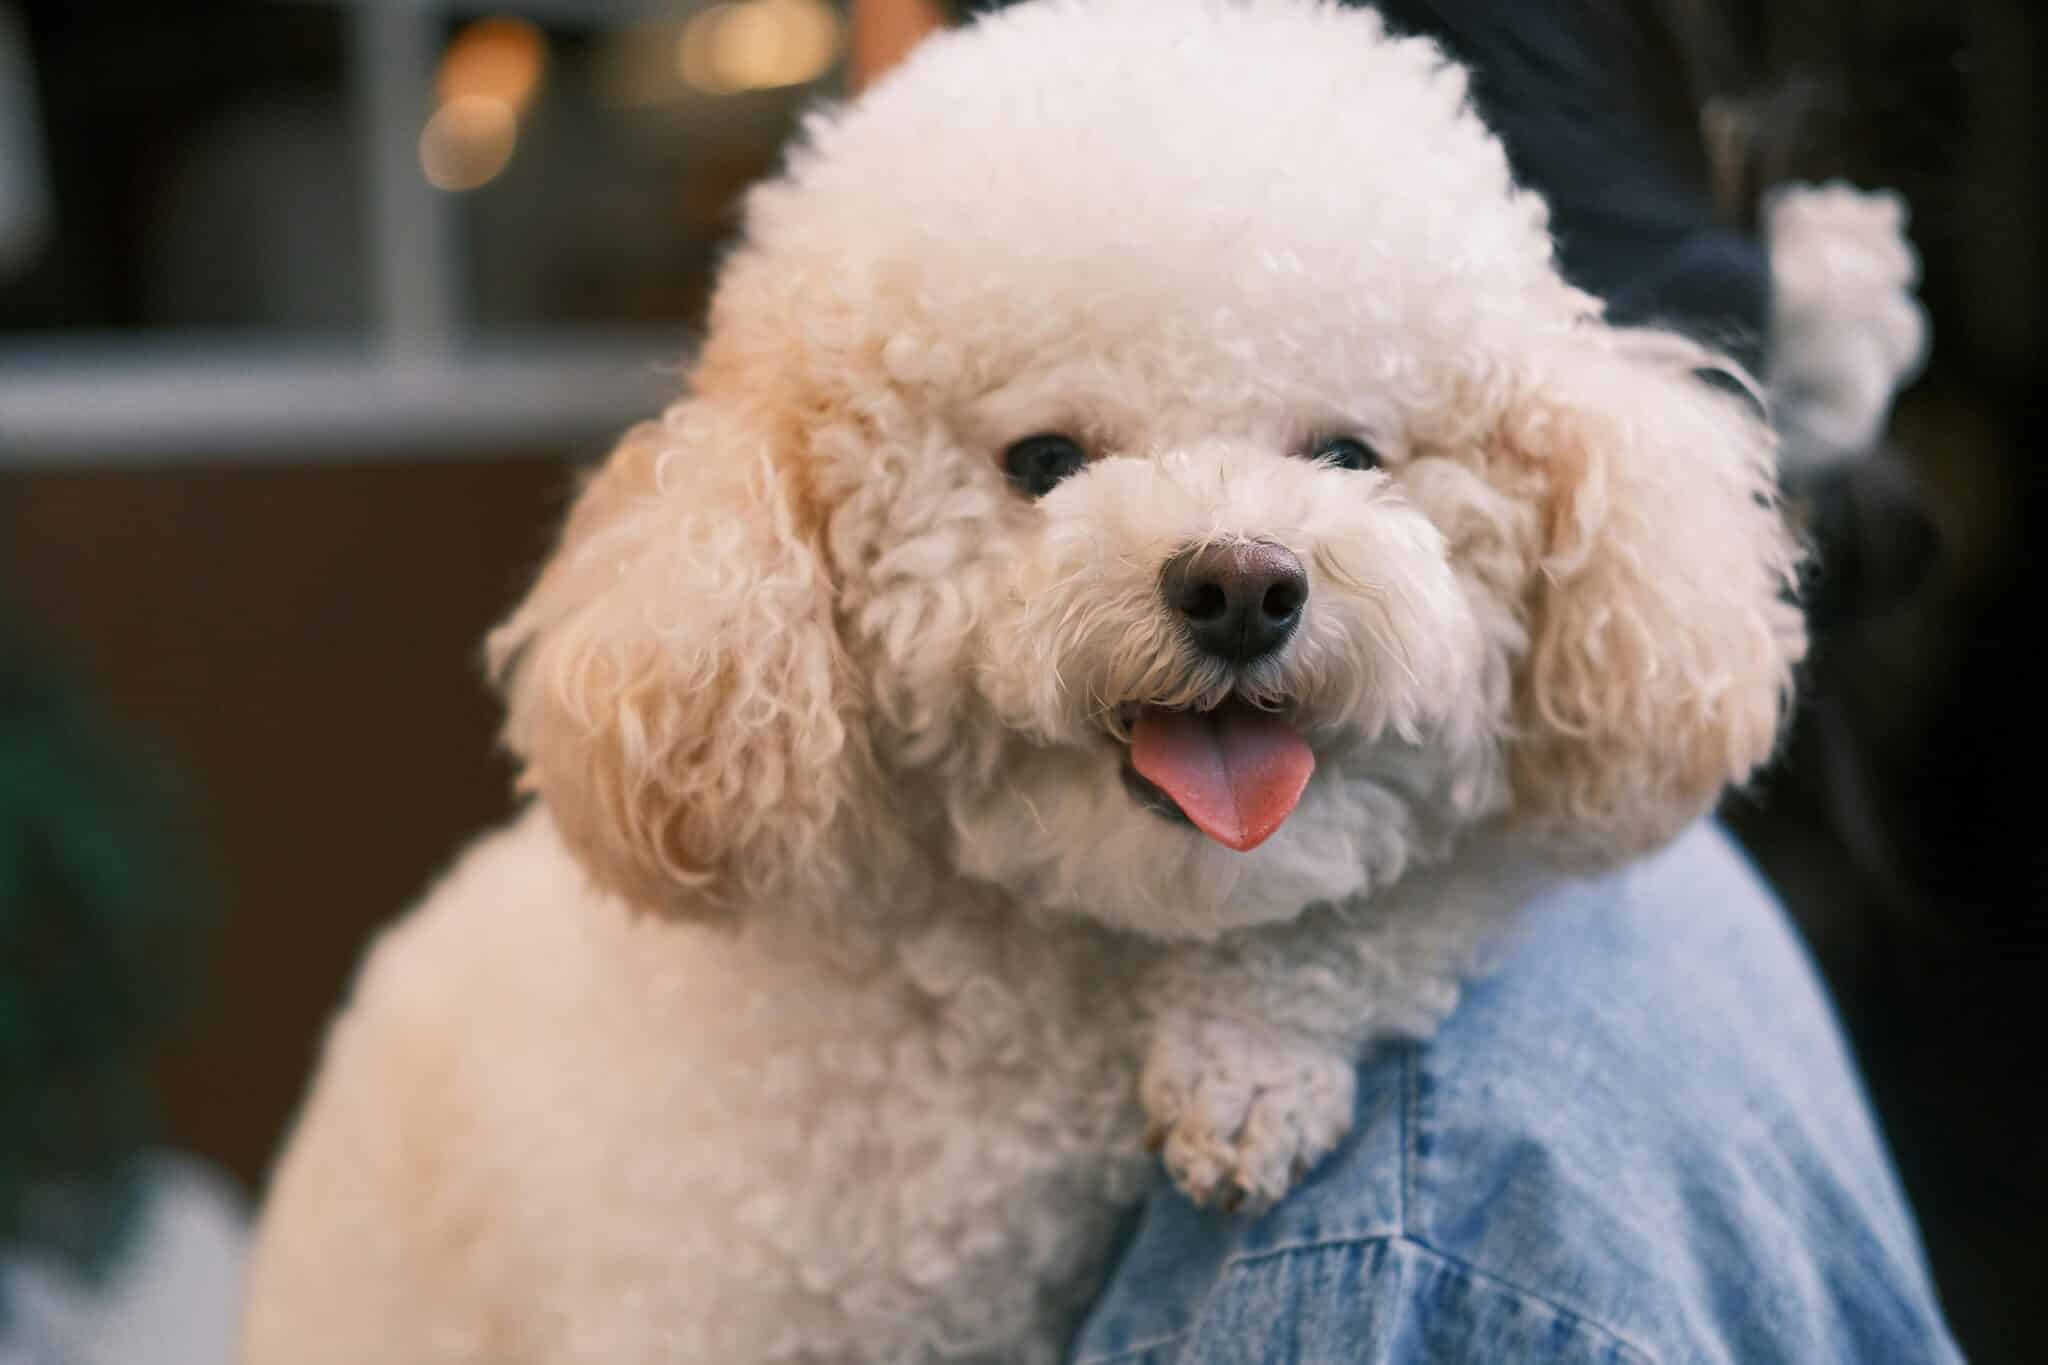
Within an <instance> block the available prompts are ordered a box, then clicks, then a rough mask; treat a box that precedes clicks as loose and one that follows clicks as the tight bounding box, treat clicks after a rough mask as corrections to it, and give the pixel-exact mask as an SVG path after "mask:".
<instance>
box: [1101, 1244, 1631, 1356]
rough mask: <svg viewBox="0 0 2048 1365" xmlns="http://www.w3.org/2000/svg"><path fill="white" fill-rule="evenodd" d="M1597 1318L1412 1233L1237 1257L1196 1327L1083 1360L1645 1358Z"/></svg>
mask: <svg viewBox="0 0 2048 1365" xmlns="http://www.w3.org/2000/svg"><path fill="white" fill-rule="evenodd" d="M1649 1359H1650V1358H1649V1357H1648V1356H1647V1355H1645V1354H1644V1353H1642V1352H1641V1351H1639V1350H1637V1349H1636V1348H1635V1347H1633V1346H1631V1345H1630V1344H1629V1343H1628V1342H1627V1341H1625V1340H1623V1339H1622V1338H1621V1337H1619V1336H1618V1335H1616V1334H1615V1333H1614V1332H1612V1331H1611V1330H1609V1329H1607V1328H1605V1327H1603V1326H1601V1325H1600V1324H1599V1323H1597V1322H1593V1321H1590V1320H1588V1319H1586V1318H1583V1317H1581V1316H1579V1315H1578V1314H1577V1313H1574V1312H1572V1311H1571V1310H1570V1309H1568V1308H1565V1307H1562V1306H1560V1305H1558V1304H1556V1303H1553V1302H1551V1301H1550V1300H1548V1299H1546V1298H1544V1297H1543V1296H1542V1295H1540V1294H1536V1293H1532V1292H1530V1291H1528V1290H1526V1289H1522V1288H1520V1287H1518V1286H1516V1285H1514V1284H1512V1283H1509V1282H1508V1281H1505V1280H1501V1279H1498V1278H1496V1277H1494V1276H1492V1275H1489V1274H1487V1273H1486V1272H1484V1271H1482V1270H1479V1269H1477V1268H1475V1267H1473V1266H1469V1265H1466V1264H1464V1263H1463V1262H1461V1261H1458V1260H1456V1259H1455V1258H1453V1257H1450V1256H1446V1255H1443V1254H1442V1253H1440V1252H1437V1251H1435V1250H1433V1249H1432V1248H1430V1247H1427V1246H1425V1245H1423V1244H1422V1243H1421V1242H1418V1241H1416V1240H1414V1239H1412V1238H1408V1237H1402V1236H1397V1235H1395V1236H1385V1237H1373V1238H1366V1239H1352V1240H1344V1241H1337V1242H1327V1243H1321V1244H1314V1245H1307V1246H1296V1247H1287V1248H1284V1249H1280V1250H1275V1251H1268V1252H1264V1253H1261V1254H1259V1255H1256V1256H1250V1257H1246V1258H1244V1259H1242V1260H1239V1261H1237V1262H1235V1263H1233V1264H1232V1266H1231V1268H1230V1271H1229V1274H1228V1276H1227V1277H1226V1281H1225V1282H1224V1283H1222V1284H1219V1285H1218V1286H1217V1293H1216V1294H1215V1295H1214V1296H1213V1297H1212V1298H1211V1300H1210V1302H1209V1304H1208V1311H1206V1312H1204V1314H1203V1315H1202V1317H1201V1318H1199V1319H1198V1320H1197V1321H1196V1322H1195V1324H1194V1325H1193V1327H1192V1328H1191V1329H1190V1330H1189V1331H1188V1332H1186V1333H1185V1334H1181V1335H1176V1336H1172V1337H1169V1338H1166V1339H1164V1340H1153V1341H1150V1342H1139V1343H1135V1344H1131V1345H1126V1346H1125V1347H1123V1348H1122V1349H1120V1350H1116V1351H1114V1352H1112V1353H1110V1354H1107V1355H1090V1356H1086V1357H1082V1358H1081V1365H1112V1362H1113V1363H1114V1365H1269V1363H1270V1365H1321V1363H1322V1362H1330V1363H1331V1365H1335V1363H1336V1362H1340V1361H1341V1362H1346V1365H1351V1363H1352V1362H1356V1363H1357V1365H1500V1362H1503V1361H1524V1360H1526V1361H1537V1360H1540V1361H1545V1362H1550V1363H1551V1365H1646V1363H1647V1362H1648V1361H1649Z"/></svg>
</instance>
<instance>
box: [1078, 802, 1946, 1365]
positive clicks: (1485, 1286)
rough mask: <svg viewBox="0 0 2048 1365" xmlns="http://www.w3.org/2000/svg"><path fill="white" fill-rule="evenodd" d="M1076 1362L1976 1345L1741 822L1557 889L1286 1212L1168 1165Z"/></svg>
mask: <svg viewBox="0 0 2048 1365" xmlns="http://www.w3.org/2000/svg"><path fill="white" fill-rule="evenodd" d="M1070 1359H1071V1360H1073V1361H1074V1362H1075V1365H1105V1363H1106V1362H1111V1361H1114V1362H1119V1365H1226V1362H1227V1365H1325V1363H1327V1365H1337V1363H1338V1362H1346V1363H1347V1365H1348V1363H1349V1362H1389V1363H1392V1362H1398V1363H1399V1365H1409V1362H1424V1361H1430V1362H1447V1363H1448V1365H1462V1362H1466V1361H1471V1362H1481V1361H1484V1362H1502V1363H1503V1365H1505V1362H1520V1361H1545V1362H1549V1361H1559V1362H1567V1363H1569V1362H1580V1361H1610V1362H1621V1361H1626V1362H1631V1363H1632V1365H1642V1363H1643V1362H1655V1365H1776V1363H1777V1362H1784V1365H1795V1363H1796V1365H1807V1362H1836V1361H1842V1362H1847V1361H1884V1362H1899V1363H1900V1365H1908V1363H1913V1365H1918V1363H1919V1362H1925V1363H1926V1365H1946V1363H1949V1362H1958V1361H1960V1359H1961V1356H1960V1354H1959V1353H1958V1351H1957V1349H1956V1346H1955V1343H1954V1341H1953V1339H1952V1338H1951V1337H1950V1336H1949V1333H1948V1329H1947V1327H1946V1325H1945V1324H1944V1322H1943V1320H1942V1314H1941V1308H1940V1305H1939V1303H1938V1302H1937V1300H1936V1298H1935V1294H1934V1289H1933V1286H1932V1284H1931V1282H1930V1280H1929V1277H1928V1274H1927V1267H1926V1263H1925V1259H1924V1256H1923V1253H1922V1251H1921V1248H1920V1244H1919V1237H1918V1234H1917V1232H1916V1230H1915V1229H1914V1227H1913V1219H1912V1214H1911V1212H1910V1211H1909V1210H1908V1208H1907V1207H1906V1204H1905V1200H1904V1199H1903V1197H1902V1196H1901V1193H1900V1191H1899V1188H1898V1184H1897V1180H1896V1177H1895V1176H1894V1174H1893V1172H1892V1169H1891V1163H1890V1160H1889V1158H1888V1157H1887V1155H1886V1153H1885V1150H1884V1145H1883V1142H1882V1140H1881V1138H1880V1137H1879V1135H1878V1132H1877V1130H1876V1126H1875V1124H1874V1123H1873V1122H1872V1120H1871V1116H1870V1112H1869V1109H1868V1106H1867V1105H1866V1103H1865V1101H1864V1098H1863V1095H1862V1092H1861V1089H1860V1087H1859V1085H1858V1083H1857V1080H1856V1074H1855V1069H1854V1066H1853V1063H1852V1062H1851V1060H1850V1057H1849V1055H1848V1051H1847V1049H1846V1047H1845V1046H1844V1045H1843V1041H1842V1038H1841V1036H1840V1033H1839V1031H1838V1029H1837V1028H1836V1025H1835V1021H1834V1018H1833V1016H1832V1014H1831V1012H1830V1010H1829V1008H1828V1004H1827V1000H1826V997H1825V995H1824V994H1823V993H1822V991H1821V989H1820V983H1819V981H1818V980H1817V979H1816V978H1815V976H1814V973H1813V969H1812V966H1811V964H1810V962H1809V961H1808V960H1807V958H1806V956H1805V954H1804V952H1803V951H1802V950H1801V948H1800V945H1799V943H1798V940H1797V939H1796V937H1795V936H1794V935H1793V933H1792V931H1791V927H1790V925H1789V924H1788V923H1787V922H1786V921H1785V919H1784V916H1783V914H1782V912H1781V911H1780V910H1779V909H1778V907H1777V905H1776V904H1775V902H1774V901H1773V900H1772V899H1771V896H1770V894H1769V892H1768V891H1767V890H1766V889H1765V887H1764V886H1763V884H1762V883H1761V881H1759V880H1758V879H1757V877H1756V875H1755V873H1754V872H1753V870H1751V869H1750V868H1749V867H1748V866H1747V865H1746V864H1745V863H1744V862H1743V861H1742V859H1741V857H1740V855H1739V854H1738V853H1737V852H1736V851H1735V849H1734V848H1733V846H1732V845H1731V844H1730V842H1729V841H1728V839H1727V837H1726V836H1725V835H1724V834H1722V833H1721V832H1719V831H1718V830H1715V829H1713V828H1712V827H1702V828H1699V829H1695V830H1693V831H1692V832H1691V833H1689V834H1687V835H1686V836H1685V837H1684V838H1682V839H1680V840H1679V841H1678V842H1677V843H1676V844H1674V845H1673V846H1671V847H1670V848H1668V849H1665V850H1664V851H1663V852H1661V853H1659V854H1657V855H1655V856H1653V857H1651V858H1650V859H1648V860H1646V861H1645V862H1643V863H1641V864H1638V865H1637V866H1635V867H1632V868H1629V869H1627V870H1625V871H1622V872H1617V873H1613V874H1610V875H1608V876H1606V877H1603V878H1601V879H1599V880H1596V881H1592V882H1585V883H1580V884H1577V885H1574V886H1571V887H1568V888H1566V889H1564V890H1562V891H1560V892H1558V893H1557V894H1556V895H1554V896H1551V897H1548V898H1546V899H1545V900H1544V901H1542V902H1541V903H1539V904H1536V905H1532V906H1530V907H1528V908H1527V910H1526V911H1525V912H1524V914H1523V915H1522V917H1521V918H1520V920H1519V921H1518V924H1517V926H1516V928H1515V929H1514V930H1513V931H1512V933H1511V934H1510V935H1509V940H1508V942H1507V943H1506V944H1504V945H1503V951H1502V954H1501V957H1500V959H1499V961H1498V963H1497V964H1496V967H1495V969H1494V970H1493V971H1492V972H1491V973H1489V974H1487V975H1486V976H1484V977H1482V978H1481V979H1479V980H1476V981H1474V982H1473V983H1471V984H1470V986H1469V987H1468V988H1467V991H1466V994H1465V998H1464V1001H1463V1003H1462V1004H1461V1005H1460V1007H1459V1008H1458V1010H1457V1011H1456V1012H1455V1013H1453V1014H1452V1015H1451V1017H1450V1019H1449V1020H1448V1021H1446V1023H1445V1025H1444V1027H1443V1028H1442V1030H1441V1031H1440V1032H1439V1033H1438V1034H1437V1035H1436V1036H1435V1037H1434V1038H1432V1039H1431V1040H1430V1041H1429V1042H1427V1043H1426V1044H1413V1043H1401V1044H1395V1045H1390V1046H1387V1047H1384V1048H1382V1049H1381V1050H1379V1051H1378V1052H1376V1053H1375V1054H1374V1055H1373V1056H1371V1057H1369V1058H1367V1059H1366V1061H1365V1063H1364V1065H1362V1066H1361V1068H1360V1070H1359V1078H1358V1095H1357V1108H1356V1112H1355V1115H1354V1123H1353V1129H1352V1132H1351V1134H1350V1135H1349V1136H1348V1137H1347V1138H1346V1139H1345V1141H1344V1142H1343V1143H1342V1144H1341V1145H1340V1146H1339V1148H1338V1150H1337V1151H1336V1152H1334V1153H1333V1154H1332V1155H1331V1156H1330V1158H1329V1159H1327V1160H1326V1161H1324V1162H1323V1163H1322V1165H1320V1166H1319V1167H1318V1168H1317V1169H1316V1170H1315V1171H1313V1172H1311V1173H1310V1175H1309V1177H1308V1179H1307V1180H1306V1181H1305V1182H1304V1183H1303V1184H1302V1185H1301V1186H1300V1187H1299V1188H1298V1189H1296V1190H1295V1191H1294V1192H1293V1193H1292V1194H1290V1195H1289V1196H1288V1197H1287V1198H1286V1199H1284V1200H1282V1201H1281V1203H1280V1204H1279V1205H1278V1206H1277V1207H1275V1208H1274V1209H1272V1210H1270V1211H1269V1212H1267V1213H1266V1214H1264V1215H1262V1216H1260V1217H1258V1218H1256V1219H1240V1218H1234V1217H1232V1216H1230V1215H1228V1214H1222V1213H1217V1212H1214V1211H1205V1210H1201V1209H1197V1208H1195V1207H1193V1206H1192V1205H1190V1204H1189V1203H1188V1202H1187V1201H1186V1200H1184V1199H1182V1198H1180V1197H1179V1196H1178V1195H1177V1194H1175V1193H1174V1191H1173V1190H1172V1189H1171V1188H1170V1186H1168V1185H1166V1184H1165V1183H1164V1182H1163V1181H1162V1183H1161V1184H1160V1186H1159V1188H1158V1191H1157V1192H1156V1193H1155V1194H1154V1195H1153V1196H1152V1197H1151V1198H1150V1199H1149V1200H1147V1201H1146V1202H1145V1204H1144V1206H1143V1207H1142V1208H1141V1210H1140V1211H1139V1213H1138V1214H1137V1216H1136V1217H1135V1218H1134V1219H1133V1221H1132V1225H1131V1227H1130V1230H1129V1235H1128V1238H1127V1240H1126V1242H1125V1244H1124V1245H1123V1247H1122V1248H1121V1249H1120V1251H1119V1254H1118V1257H1117V1261H1116V1266H1115V1269H1114V1272H1113V1273H1112V1275H1111V1276H1110V1279H1109V1281H1108V1284H1107V1285H1106V1287H1105V1289H1104V1291H1103V1293H1102V1295H1101V1297H1100V1298H1099V1299H1098V1300H1097V1302H1096V1304H1095V1306H1094V1307H1093V1309H1092V1310H1091V1311H1090V1313H1089V1314H1088V1316H1087V1320H1086V1321H1085V1322H1084V1324H1083V1326H1082V1328H1081V1331H1080V1334H1079V1336H1078V1338H1077V1340H1076V1341H1075V1343H1074V1348H1073V1352H1072V1354H1071V1356H1070Z"/></svg>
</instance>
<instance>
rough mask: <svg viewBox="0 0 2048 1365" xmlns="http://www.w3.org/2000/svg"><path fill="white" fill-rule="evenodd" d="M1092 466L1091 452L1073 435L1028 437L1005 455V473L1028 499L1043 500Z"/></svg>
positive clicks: (1047, 434) (1005, 452)
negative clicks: (1062, 483) (1089, 459)
mask: <svg viewBox="0 0 2048 1365" xmlns="http://www.w3.org/2000/svg"><path fill="white" fill-rule="evenodd" d="M1087 463H1088V452H1087V451H1085V450H1083V449H1081V446H1080V444H1079V442H1077V441H1075V440H1074V439H1073V438H1072V437H1070V436H1060V435H1058V434H1055V433H1050V432H1048V433H1045V434H1043V435H1039V436H1026V437H1025V438H1024V439H1023V440H1021V441H1019V442H1017V444H1015V445H1013V446H1011V447H1010V448H1009V449H1008V450H1006V451H1004V452H1003V472H1004V473H1006V474H1008V475H1009V476H1010V482H1011V483H1013V484H1015V485H1016V486H1017V489H1018V491H1019V492H1021V493H1023V494H1025V495H1026V496H1027V497H1033V498H1042V497H1044V496H1045V495H1046V494H1047V493H1050V492H1052V490H1053V486H1054V485H1055V484H1057V483H1059V481H1060V480H1061V479H1064V478H1066V477H1067V476H1068V475H1069V474H1077V473H1079V472H1080V471H1081V467H1082V466H1083V465H1085V464H1087Z"/></svg>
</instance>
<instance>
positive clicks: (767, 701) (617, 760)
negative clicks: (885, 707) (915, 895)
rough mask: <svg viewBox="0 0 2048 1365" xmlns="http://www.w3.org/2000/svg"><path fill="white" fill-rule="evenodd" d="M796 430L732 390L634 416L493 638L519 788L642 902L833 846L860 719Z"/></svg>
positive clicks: (765, 878) (650, 904)
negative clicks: (635, 421)
mask: <svg viewBox="0 0 2048 1365" xmlns="http://www.w3.org/2000/svg"><path fill="white" fill-rule="evenodd" d="M785 425H787V424H785ZM795 443H796V433H794V432H789V431H778V430H777V429H776V424H775V422H774V421H773V417H772V414H770V413H767V412H756V411H750V410H747V409H745V408H743V407H741V406H740V404H739V403H738V402H737V401H736V400H735V401H727V400H718V399H698V400H693V401H689V402H685V403H682V404H680V405H679V406H677V407H676V408H675V409H673V410H671V411H670V413H669V414H668V415H667V417H666V418H665V419H663V420H662V421H661V422H659V423H650V424H648V425H646V426H643V427H641V428H639V429H638V430H636V431H635V432H633V433H632V434H631V435H629V436H628V437H627V438H626V439H625V441H624V442H622V443H621V445H620V446H619V448H618V449H617V450H616V451H615V452H613V454H612V456H611V458H610V459H609V460H608V461H607V462H606V464H605V466H604V467H603V469H602V470H600V471H599V473H598V474H597V476H596V478H595V479H593V480H592V482H591V483H590V485H589V487H587V488H586V489H585V490H584V492H583V494H582V496H581V497H580V498H579V499H578V501H577V504H576V507H575V510H574V511H573V512H572V513H571V515H570V518H569V524H568V529H567V530H566V531H565V532H564V533H563V536H562V541H561V544H560V546H559V547H558V548H557V549H556V551H555V553H554V556H553V558H552V559H551V560H550V561H549V562H548V565H547V567H546V569H545V570H544V571H543V572H542V574H541V577H540V580H539V582H538V583H537V584H536V585H535V586H534V588H533V591H532V592H531V593H530V594H529V595H528V597H527V598H526V600H525V602H523V603H522V604H521V605H520V607H519V609H518V610H517V611H516V612H515V613H514V614H513V615H512V617H511V619H509V620H508V621H506V622H505V624H504V625H502V626H501V627H499V628H498V629H497V630H496V631H495V632H493V633H492V635H491V638H490V642H489V660H490V668H491V673H492V676H493V677H494V679H495V680H496V681H497V682H498V684H499V686H500V687H501V688H502V690H503V691H504V694H505V700H506V709H507V718H506V724H505V742H506V745H507V746H508V747H509V748H510V749H511V750H512V752H513V754H514V755H515V756H516V757H517V758H518V759H519V760H520V761H521V762H522V764H523V765H524V770H523V773H522V776H521V785H522V787H524V788H526V789H528V790H532V791H535V792H537V793H538V794H539V795H540V797H541V798H542V800H544V801H545V802H546V804H547V806H548V808H549V812H550V814H551V815H552V816H553V818H554V821H555V823H556V825H557V827H558V828H559V829H560V831H561V833H562V836H563V838H564V839H565V841H566V842H567V843H568V845H569V847H570V848H571V850H572V851H574V852H575V853H576V855H577V856H578V858H579V859H580V860H581V861H582V862H583V863H584V865H585V866H586V867H587V868H588V869H589V870H590V872H591V873H592V874H593V876H594V877H595V878H596V880H597V881H598V882H599V883H600V884H601V885H603V886H605V887H606V888H608V889H610V890H612V891H615V892H617V893H619V894H620V895H622V896H624V897H625V898H626V899H627V900H629V901H631V902H632V903H633V904H634V905H636V906H638V907H642V908H659V909H674V908H679V907H681V908H687V909H689V910H692V911H705V910H715V909H717V908H719V907H721V906H723V905H730V904H735V903H739V902H743V901H747V900H750V899H758V898H759V897H760V896H762V895H765V894H773V889H774V888H776V887H778V886H786V885H787V880H786V874H788V873H790V872H791V871H792V870H796V869H801V868H804V867H815V866H820V865H825V864H828V863H830V861H831V860H830V859H829V858H819V857H817V856H816V855H817V852H818V849H819V844H820V840H821V839H822V837H823V836H824V835H825V834H826V832H827V831H828V830H829V829H830V828H831V827H832V825H833V823H834V821H835V819H836V817H837V816H838V815H839V814H840V813H841V811H842V809H843V808H844V806H845V800H844V798H845V797H846V795H847V793H848V791H849V788H850V787H851V786H852V784H853V782H854V777H855V773H856V771H857V770H858V769H859V768H860V758H861V746H860V740H859V734H860V733H861V730H860V727H859V725H858V723H857V720H856V718H855V716H854V714H853V709H854V707H855V705H856V689H855V688H854V687H853V686H852V680H851V677H850V672H849V664H848V661H847V658H846V656H845V651H844V649H843V648H842V646H841V643H840V639H839V635H838V632H837V630H836V628H835V626H834V624H833V594H832V587H831V581H830V577H829V574H828V572H827V568H826V563H825V556H824V554H823V552H822V550H821V548H820V545H819V538H820V526H819V522H820V519H821V517H822V512H821V510H820V509H819V508H818V507H816V506H815V505H813V500H812V497H811V493H810V490H809V489H808V487H807V484H806V481H805V478H804V471H803V469H802V468H801V467H800V465H799V458H800V457H799V456H798V454H797V453H796V451H795V449H794V446H795Z"/></svg>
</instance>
